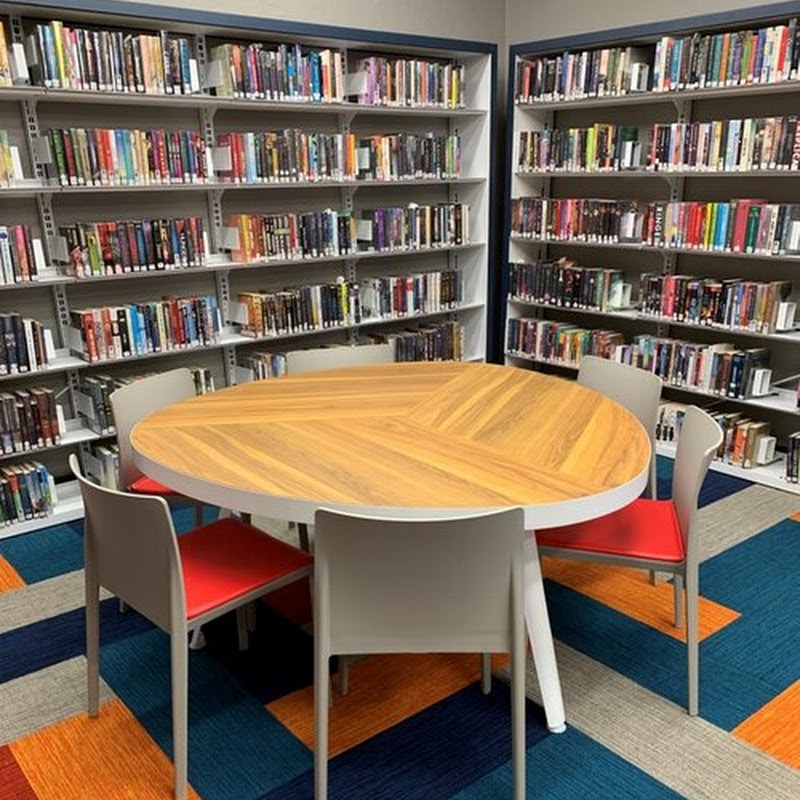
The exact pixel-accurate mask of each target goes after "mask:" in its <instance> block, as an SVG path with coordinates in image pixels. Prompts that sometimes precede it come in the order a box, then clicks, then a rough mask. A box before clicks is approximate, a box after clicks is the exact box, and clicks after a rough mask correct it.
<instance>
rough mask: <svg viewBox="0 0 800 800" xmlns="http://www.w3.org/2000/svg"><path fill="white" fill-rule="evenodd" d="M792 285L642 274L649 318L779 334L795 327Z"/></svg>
mask: <svg viewBox="0 0 800 800" xmlns="http://www.w3.org/2000/svg"><path fill="white" fill-rule="evenodd" d="M791 291H792V284H791V282H789V281H770V282H763V281H762V282H759V281H746V280H742V279H741V278H727V279H723V280H719V279H717V278H696V277H694V276H690V275H660V274H656V273H651V272H644V273H642V275H641V277H640V281H639V303H640V306H641V311H642V313H643V314H651V315H653V316H657V317H660V318H663V317H666V318H667V319H672V320H675V321H677V322H685V323H688V324H691V325H716V326H719V327H724V328H731V329H734V330H736V329H738V330H744V331H754V332H756V333H775V332H776V331H789V330H793V329H794V324H795V320H794V318H795V311H796V303H795V302H792V301H789V300H788V298H789V297H790V295H791Z"/></svg>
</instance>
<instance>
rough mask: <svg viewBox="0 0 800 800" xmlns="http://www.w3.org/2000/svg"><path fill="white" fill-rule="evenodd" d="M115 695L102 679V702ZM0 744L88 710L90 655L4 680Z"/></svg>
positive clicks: (0, 695)
mask: <svg viewBox="0 0 800 800" xmlns="http://www.w3.org/2000/svg"><path fill="white" fill-rule="evenodd" d="M113 698H114V693H113V692H112V690H111V689H110V688H109V687H108V685H107V684H106V683H105V682H104V681H103V680H102V679H101V681H100V703H101V704H102V703H105V702H107V701H108V700H111V699H113ZM0 708H2V709H3V713H2V714H0V745H4V744H8V743H9V742H13V741H14V740H16V739H19V738H21V737H22V736H27V735H28V734H30V733H33V732H34V731H37V730H39V729H40V728H43V727H45V726H47V725H53V724H54V723H56V722H60V721H61V720H64V719H67V718H69V717H73V716H75V715H76V714H85V713H86V659H85V658H84V657H83V656H77V657H76V658H71V659H69V660H67V661H62V662H60V663H59V664H55V665H53V666H52V667H46V668H45V669H42V670H39V671H38V672H32V673H29V674H28V675H23V676H22V677H20V678H15V679H14V680H11V681H7V682H6V683H0Z"/></svg>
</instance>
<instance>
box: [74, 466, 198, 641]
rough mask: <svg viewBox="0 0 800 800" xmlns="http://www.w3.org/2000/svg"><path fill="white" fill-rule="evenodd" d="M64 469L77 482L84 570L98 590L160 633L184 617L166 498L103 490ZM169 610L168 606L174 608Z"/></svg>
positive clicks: (76, 471)
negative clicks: (132, 610)
mask: <svg viewBox="0 0 800 800" xmlns="http://www.w3.org/2000/svg"><path fill="white" fill-rule="evenodd" d="M69 466H70V469H71V470H72V472H73V474H74V475H75V477H76V478H77V479H78V481H79V482H80V488H81V495H82V497H83V506H84V515H85V522H84V539H85V541H84V547H85V552H86V561H87V563H86V568H87V569H90V570H94V576H95V579H96V580H97V582H98V583H99V584H100V585H101V586H105V587H106V588H107V589H108V590H110V591H111V592H113V593H114V594H115V595H117V596H118V597H120V598H121V599H123V600H124V601H125V602H126V603H128V604H129V605H131V606H132V607H133V608H135V609H136V610H137V611H138V612H139V613H141V614H143V615H144V616H145V617H147V618H148V619H149V620H150V621H151V622H153V623H155V624H156V625H158V626H159V627H160V628H161V629H162V630H165V631H167V632H169V631H170V630H172V620H173V619H175V618H176V617H174V616H172V615H173V614H175V615H177V618H181V617H185V616H186V601H185V595H184V587H183V571H182V569H181V561H180V556H179V554H178V544H177V539H176V538H175V531H174V528H173V526H172V518H171V517H170V513H169V506H168V505H167V502H166V500H164V499H163V498H161V497H152V496H148V495H133V494H126V493H124V492H117V491H115V490H114V489H106V488H105V487H103V486H99V485H98V484H96V483H92V482H91V481H89V480H88V479H87V478H85V477H84V475H83V474H82V473H81V470H80V466H79V464H78V459H77V457H76V456H75V454H72V455H71V456H70V457H69ZM173 603H174V604H175V605H174V608H173V605H172V604H173Z"/></svg>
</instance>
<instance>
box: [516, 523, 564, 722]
mask: <svg viewBox="0 0 800 800" xmlns="http://www.w3.org/2000/svg"><path fill="white" fill-rule="evenodd" d="M524 576H525V577H524V586H525V598H524V603H525V623H526V625H527V627H528V636H529V638H530V641H531V650H532V651H533V662H534V664H535V665H536V675H537V677H538V678H539V688H540V689H541V692H542V702H543V704H544V711H545V716H546V717H547V727H548V728H550V730H551V731H552V732H553V733H563V732H564V731H565V730H566V729H567V725H566V716H565V714H564V700H563V698H562V696H561V682H560V681H559V679H558V665H557V664H556V651H555V648H554V647H553V634H552V632H551V630H550V617H549V616H548V614H547V602H546V600H545V597H544V582H543V581H542V568H541V565H540V564H539V551H538V550H537V548H536V539H535V536H534V534H533V532H531V533H530V534H529V535H528V536H527V537H526V539H525V572H524Z"/></svg>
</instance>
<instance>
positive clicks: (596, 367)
mask: <svg viewBox="0 0 800 800" xmlns="http://www.w3.org/2000/svg"><path fill="white" fill-rule="evenodd" d="M578 383H580V384H581V386H586V387H587V388H588V389H594V390H595V391H596V392H600V394H604V395H605V396H606V397H610V398H611V399H612V400H615V401H616V402H617V403H619V404H620V405H622V406H625V408H627V409H628V411H630V412H631V413H632V414H633V415H634V416H635V417H636V419H638V420H639V422H641V423H642V426H643V427H644V429H645V430H646V431H647V435H648V436H649V437H650V448H651V451H652V454H653V456H652V459H651V462H650V482H649V485H650V491H651V494H653V496H654V494H655V488H656V474H655V464H656V422H657V421H658V405H659V400H660V399H661V378H659V377H658V375H653V373H652V372H647V371H646V370H643V369H639V368H638V367H632V366H630V365H628V364H620V363H618V362H617V361H610V360H609V359H607V358H598V357H597V356H583V357H582V358H581V365H580V369H579V370H578Z"/></svg>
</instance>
